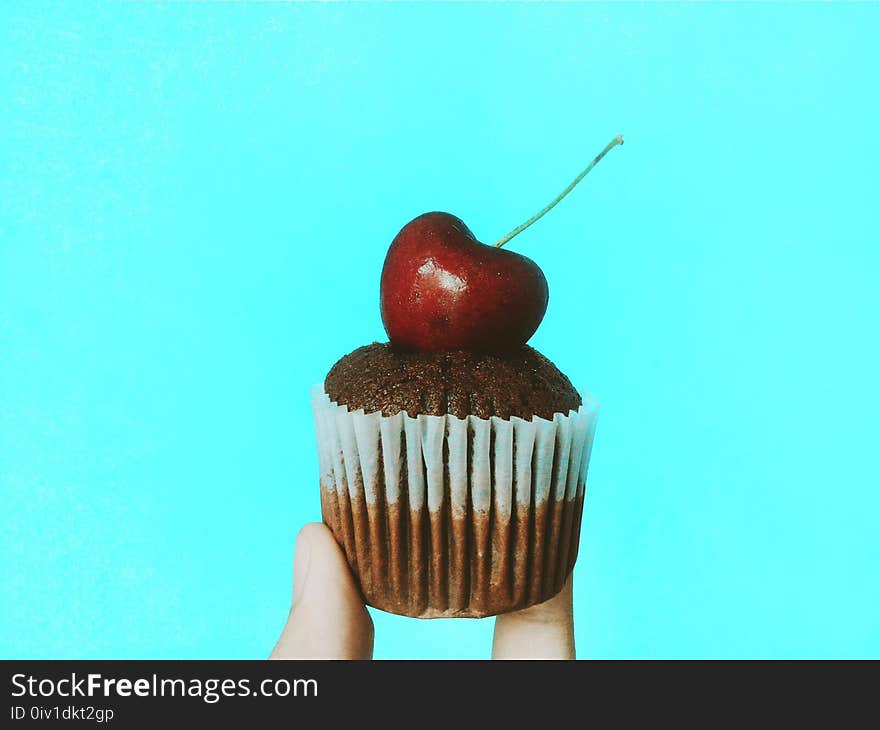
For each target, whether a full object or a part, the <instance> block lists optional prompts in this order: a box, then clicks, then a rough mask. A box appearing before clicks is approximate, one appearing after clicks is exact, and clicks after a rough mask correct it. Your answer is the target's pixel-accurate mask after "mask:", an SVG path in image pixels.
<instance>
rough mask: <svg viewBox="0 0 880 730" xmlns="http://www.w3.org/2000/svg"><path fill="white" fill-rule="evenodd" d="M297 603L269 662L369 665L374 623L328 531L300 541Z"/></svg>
mask: <svg viewBox="0 0 880 730" xmlns="http://www.w3.org/2000/svg"><path fill="white" fill-rule="evenodd" d="M293 573H294V575H293V603H292V605H291V607H290V614H289V615H288V617H287V624H286V625H285V626H284V630H283V631H282V632H281V637H280V638H279V639H278V643H277V644H276V645H275V648H274V649H273V650H272V654H271V656H270V657H269V658H270V659H370V658H371V657H372V656H373V621H372V619H371V618H370V614H369V613H368V612H367V609H366V607H365V606H364V601H363V598H361V594H360V592H359V590H358V587H357V585H356V584H355V582H354V578H353V577H352V575H351V571H350V570H349V568H348V564H347V563H346V562H345V556H344V555H343V553H342V550H341V549H340V547H339V545H338V544H337V542H336V540H335V539H334V537H333V535H332V533H331V532H330V530H328V529H327V527H326V526H324V525H322V524H320V523H317V522H313V523H310V524H308V525H306V526H305V527H303V528H302V530H300V533H299V536H298V537H297V538H296V557H295V558H294V570H293Z"/></svg>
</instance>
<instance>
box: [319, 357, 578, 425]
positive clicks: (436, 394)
mask: <svg viewBox="0 0 880 730" xmlns="http://www.w3.org/2000/svg"><path fill="white" fill-rule="evenodd" d="M324 390H325V392H326V393H327V395H329V396H330V398H331V399H332V400H333V401H335V402H336V403H338V404H339V405H345V406H347V407H348V409H349V410H358V409H363V410H364V412H366V413H376V412H381V413H382V414H383V415H385V416H393V415H395V414H396V413H399V412H400V411H406V413H407V414H409V415H410V416H412V417H415V416H418V415H419V414H424V415H431V416H443V415H447V414H452V415H453V416H456V417H458V418H464V417H465V416H468V415H473V416H477V417H479V418H489V417H490V416H498V417H499V418H504V419H509V418H511V417H512V416H518V417H520V418H525V419H531V418H532V416H539V417H541V418H546V419H552V418H553V415H554V414H555V413H564V414H567V413H568V412H569V411H572V410H577V409H578V408H579V407H580V405H581V397H580V395H579V394H578V392H577V391H576V390H575V389H574V387H573V386H572V384H571V382H570V381H569V379H568V378H567V377H566V376H565V375H564V374H563V373H562V372H560V370H559V369H558V368H557V367H556V366H555V365H554V364H553V363H552V362H550V361H549V360H548V359H547V358H546V357H544V356H543V355H542V354H541V353H539V352H538V351H537V350H535V349H533V348H531V347H529V346H527V345H526V346H523V347H521V348H519V349H517V350H514V351H512V352H508V353H504V354H489V353H478V352H465V351H461V352H427V353H418V352H416V353H413V352H402V351H399V350H396V349H395V348H393V347H391V346H390V345H389V344H387V343H379V342H375V343H373V344H372V345H365V346H364V347H359V348H358V349H357V350H355V351H354V352H351V353H349V354H348V355H346V356H345V357H343V358H342V359H340V360H339V361H338V362H337V363H336V364H335V365H334V366H333V367H332V368H331V369H330V372H329V373H328V374H327V378H326V379H325V381H324Z"/></svg>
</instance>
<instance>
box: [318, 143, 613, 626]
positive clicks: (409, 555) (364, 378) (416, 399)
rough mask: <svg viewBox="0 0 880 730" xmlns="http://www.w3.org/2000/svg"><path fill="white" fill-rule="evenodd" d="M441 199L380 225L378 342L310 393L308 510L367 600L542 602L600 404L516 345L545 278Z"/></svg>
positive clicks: (568, 539) (572, 550)
mask: <svg viewBox="0 0 880 730" xmlns="http://www.w3.org/2000/svg"><path fill="white" fill-rule="evenodd" d="M622 142H623V140H622V138H621V137H616V138H615V139H614V140H612V142H611V143H609V144H608V146H606V148H605V149H604V150H603V151H602V153H600V154H599V156H597V157H596V158H595V159H594V160H593V162H592V163H591V164H590V165H589V166H588V167H587V169H586V170H585V171H584V172H582V173H581V174H580V175H579V176H578V177H577V178H576V179H575V181H574V183H572V185H570V186H569V187H568V188H567V189H566V191H565V192H564V193H563V194H562V195H560V196H559V197H558V198H557V199H556V200H554V201H553V202H552V203H551V204H550V205H549V206H547V207H546V208H545V209H544V210H543V211H541V213H539V214H538V215H536V216H534V217H533V218H532V219H530V220H529V221H527V222H526V223H525V224H523V225H521V226H519V227H518V228H516V229H514V230H513V231H512V232H511V233H510V234H508V235H507V236H505V237H504V238H502V239H501V240H500V241H498V242H497V243H496V244H495V245H494V246H487V245H485V244H483V243H480V242H479V241H477V240H476V238H475V237H474V235H473V234H472V233H471V232H470V230H469V229H468V227H467V226H466V225H465V224H464V223H463V222H462V221H461V220H460V219H458V218H456V217H455V216H453V215H450V214H448V213H426V214H424V215H422V216H419V217H418V218H415V219H414V220H412V221H410V223H408V224H407V225H406V226H404V227H403V229H401V231H400V232H399V233H398V234H397V236H396V237H395V238H394V240H393V242H392V244H391V246H390V248H389V249H388V253H387V255H386V258H385V263H384V266H383V269H382V276H381V282H380V303H381V313H382V322H383V324H384V326H385V330H386V332H387V334H388V340H389V341H388V342H374V343H373V344H369V345H366V346H363V347H359V348H357V349H355V350H354V351H353V352H350V353H349V354H347V355H345V356H344V357H342V358H341V359H340V360H338V361H337V362H336V363H335V364H334V365H333V366H332V367H331V368H330V371H329V372H328V373H327V376H326V378H325V379H324V382H323V383H322V384H320V385H317V386H315V388H314V389H313V392H312V406H313V410H314V415H315V427H316V432H317V441H318V457H319V466H320V489H321V510H322V515H323V519H324V522H325V523H326V524H327V525H328V527H329V528H330V530H331V531H332V532H333V534H334V536H335V537H336V539H337V541H338V542H339V544H340V546H341V547H342V549H343V551H344V553H345V556H346V558H347V560H348V563H349V565H350V566H351V569H352V573H353V574H354V576H355V578H356V580H357V581H358V584H359V586H360V589H361V591H362V593H363V596H364V599H365V601H366V602H367V603H368V604H369V605H371V606H374V607H375V608H379V609H382V610H385V611H389V612H391V613H396V614H401V615H405V616H414V617H418V618H441V617H482V616H492V615H497V614H501V613H506V612H508V611H514V610H518V609H522V608H526V607H528V606H532V605H534V604H537V603H541V602H543V601H546V600H548V599H549V598H552V597H553V596H554V595H555V594H556V593H558V592H559V591H560V590H561V589H562V586H563V585H564V584H565V581H566V579H567V578H568V576H569V575H570V574H571V572H572V569H573V568H574V564H575V560H576V559H577V553H578V540H579V536H580V526H581V516H582V512H583V506H584V493H585V484H586V477H587V466H588V464H589V458H590V452H591V449H592V444H593V434H594V432H595V426H596V416H597V413H598V404H597V402H596V400H595V399H594V398H593V397H591V396H590V395H588V394H587V393H585V392H583V391H581V392H579V391H578V390H576V389H575V388H574V387H573V386H572V384H571V382H570V381H569V379H568V378H567V377H566V376H565V375H564V374H563V373H562V372H561V371H560V370H559V369H558V368H557V367H556V366H555V365H554V364H553V363H552V362H551V361H550V360H549V359H547V358H546V357H545V356H544V355H542V354H541V353H539V352H538V351H537V350H535V349H533V348H531V347H529V346H528V345H527V344H526V343H527V342H528V340H529V339H530V338H531V336H532V335H533V334H534V332H535V330H536V329H537V327H538V325H539V324H540V322H541V320H542V319H543V317H544V313H545V311H546V309H547V302H548V287H547V281H546V279H545V277H544V274H543V272H542V271H541V269H540V268H539V267H538V265H537V264H536V263H535V262H534V261H532V260H531V259H528V258H526V257H525V256H522V255H520V254H518V253H514V252H512V251H509V250H506V249H504V248H503V246H504V244H506V243H507V242H508V241H509V240H510V239H511V238H513V236H515V235H517V234H518V233H520V232H521V231H522V230H524V229H525V228H527V227H528V226H529V225H531V224H532V223H534V222H535V221H536V220H538V219H539V218H540V217H541V216H543V215H544V214H545V213H546V212H547V211H548V210H550V208H552V207H553V206H554V205H555V204H556V203H557V202H558V201H559V200H560V199H561V198H562V197H564V195H566V194H567V193H568V192H569V191H570V190H571V189H572V188H573V187H574V185H575V184H576V183H577V182H578V181H579V180H581V179H582V178H583V177H584V175H586V173H587V172H589V171H590V169H592V167H593V166H594V165H595V164H596V163H597V162H598V161H599V160H600V159H602V157H603V156H604V155H605V154H606V153H607V152H608V151H609V150H610V149H611V148H612V147H614V146H616V145H618V144H622Z"/></svg>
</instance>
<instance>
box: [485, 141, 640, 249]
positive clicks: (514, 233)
mask: <svg viewBox="0 0 880 730" xmlns="http://www.w3.org/2000/svg"><path fill="white" fill-rule="evenodd" d="M619 144H623V136H622V135H620V134H618V135H617V136H616V137H615V138H614V139H612V140H611V141H610V142H609V143H608V144H607V145H605V149H604V150H602V151H601V152H600V153H599V154H598V155H596V156H595V157H594V158H593V161H592V162H591V163H590V164H589V165H587V166H586V168H585V169H584V171H583V172H581V174H580V175H578V176H577V177H576V178H575V179H574V180H572V181H571V183H569V185H568V187H567V188H566V189H565V190H563V191H562V192H561V193H559V195H557V196H556V197H555V198H553V200H552V201H551V202H550V204H549V205H547V207H546V208H544V209H543V210H541V211H539V212H538V213H535V215H533V216H532V217H531V218H529V219H528V220H527V221H526V222H525V223H523V224H521V225H518V226H517V227H516V228H514V229H513V230H512V231H511V232H510V233H508V234H507V235H506V236H504V238H502V239H500V240H499V241H497V242H496V243H495V245H496V246H503V245H504V244H505V243H507V242H508V241H509V240H510V239H511V238H513V237H514V236H518V235H519V234H520V233H522V232H523V231H524V230H525V229H526V228H528V227H529V226H530V225H532V223H534V222H535V221H538V220H540V219H541V218H543V217H544V216H545V215H547V213H549V212H550V211H551V210H552V209H553V207H554V206H555V205H556V204H557V203H558V202H559V201H560V200H562V199H563V198H564V197H565V196H566V195H568V194H569V193H570V192H571V191H572V190H574V186H575V185H577V184H578V183H579V182H580V181H581V180H583V179H584V178H585V177H586V176H587V173H588V172H589V171H590V170H592V169H593V168H594V167H595V166H596V165H597V164H599V160H601V159H602V158H603V157H605V155H607V154H608V153H609V152H610V151H611V150H612V149H614V148H615V147H617V145H619Z"/></svg>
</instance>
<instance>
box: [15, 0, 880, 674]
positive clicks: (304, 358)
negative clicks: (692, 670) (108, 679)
mask: <svg viewBox="0 0 880 730" xmlns="http://www.w3.org/2000/svg"><path fill="white" fill-rule="evenodd" d="M878 34H880V7H878V6H877V5H873V6H860V5H824V4H823V5H805V6H794V5H771V6H762V5H752V4H748V5H713V6H678V5H650V6H639V5H633V4H625V5H617V6H613V7H612V6H605V5H586V6H572V5H545V4H536V5H530V6H526V5H513V6H509V5H505V6H498V5H491V6H490V5H482V6H481V5H478V6H462V5H457V4H456V5H434V6H432V5H421V6H361V5H358V6H317V5H309V6H277V5H269V6H266V5H259V6H231V5H211V6H202V5H170V6H164V5H153V4H147V5H134V6H131V5H124V6H121V5H117V6H113V7H109V6H107V7H93V6H91V5H88V6H87V5H80V6H77V5H75V4H71V5H63V6H62V5H58V4H54V5H52V6H41V5H38V4H32V3H26V4H20V5H19V4H11V3H10V4H6V5H4V6H3V9H2V10H0V495H2V496H0V498H2V507H0V515H2V531H0V590H2V601H0V654H2V655H3V656H6V657H193V658H195V657H262V656H265V655H267V653H268V652H269V650H270V648H271V647H272V645H273V643H274V641H275V639H276V637H277V635H278V632H279V630H280V628H281V626H282V624H283V622H284V619H285V616H286V612H287V608H288V602H289V595H290V585H291V557H292V547H293V541H294V537H295V534H296V531H297V529H298V527H299V526H300V525H301V524H302V523H304V522H306V521H309V520H314V519H317V518H318V517H319V500H318V492H317V484H316V477H317V464H316V456H315V447H314V437H313V433H312V422H311V415H310V412H309V405H308V388H309V386H310V385H311V384H312V383H315V382H318V381H319V380H321V379H322V378H323V375H324V374H325V372H326V370H327V369H328V368H329V367H330V365H331V364H332V363H333V362H334V360H335V359H336V358H338V357H339V356H341V355H342V354H344V353H345V352H347V351H349V350H351V349H353V348H354V347H356V346H358V345H361V344H364V343H366V342H370V341H372V340H374V339H381V338H382V337H383V335H384V333H383V330H382V325H381V321H380V318H379V311H378V280H379V271H380V268H381V265H382V261H383V258H384V254H385V249H386V247H387V245H388V243H389V242H390V241H391V239H392V237H393V236H394V234H395V233H396V232H397V230H398V229H399V228H400V227H401V226H402V225H403V224H404V223H405V222H406V221H408V220H409V219H410V218H412V217H414V216H415V215H417V214H419V213H421V212H423V211H427V210H432V209H441V210H449V211H451V212H454V213H456V214H457V215H459V216H461V217H462V218H463V219H464V220H465V221H466V222H467V223H468V224H469V225H470V226H471V228H472V229H473V230H474V232H475V233H476V234H477V235H478V236H480V237H483V238H484V239H485V240H490V241H491V240H494V239H495V238H497V237H498V236H500V235H501V234H503V233H504V232H506V231H508V230H509V229H510V228H512V227H513V226H514V225H516V224H517V223H519V222H520V221H521V220H523V219H524V218H526V217H528V216H529V215H531V214H532V213H533V212H534V211H535V210H536V209H538V208H539V207H540V206H542V205H543V204H544V203H545V202H547V200H548V199H549V198H551V197H552V196H553V195H554V194H555V193H556V192H557V191H558V190H559V189H560V188H561V187H563V186H564V185H565V184H566V183H567V182H568V181H569V179H570V178H571V177H573V176H574V175H575V174H576V173H577V172H578V171H579V170H580V168H581V167H582V166H583V165H584V163H585V162H586V161H587V160H589V159H590V158H591V157H592V155H593V154H595V152H596V151H598V150H599V149H600V148H601V147H602V146H603V145H604V144H605V143H606V142H607V141H608V140H609V139H610V138H611V137H612V136H613V135H614V134H616V133H618V132H621V133H623V134H625V136H626V140H627V143H626V146H625V147H623V148H621V149H616V150H614V151H613V152H612V153H611V155H610V156H609V157H608V159H606V160H605V161H604V162H603V163H602V164H601V165H600V166H599V167H598V168H597V169H596V171H595V172H594V173H593V175H591V176H590V178H588V180H587V182H585V183H584V184H583V185H582V186H581V187H580V188H578V190H577V191H576V192H575V193H574V194H573V195H572V196H571V197H570V198H569V199H567V200H566V201H565V202H564V203H563V204H561V205H560V206H559V207H558V208H557V209H556V210H555V211H554V212H553V213H552V215H550V216H549V217H547V218H545V219H544V220H543V221H542V222H541V223H540V224H539V225H538V226H536V227H534V228H532V229H531V230H530V231H528V232H527V233H525V234H523V235H522V236H520V237H519V238H518V239H517V240H516V241H515V242H514V243H513V244H511V246H512V248H514V249H515V250H518V251H521V252H523V253H526V254H527V255H529V256H531V257H533V258H534V259H536V260H537V261H538V262H539V263H540V264H541V266H542V267H543V269H544V271H545V273H546V275H547V278H548V280H549V282H550V288H551V303H550V307H549V310H548V313H547V317H546V319H545V322H544V324H543V325H542V327H541V329H540V331H539V332H538V334H537V335H536V336H535V338H534V339H533V344H534V345H535V346H537V347H538V348H539V349H541V350H542V351H544V352H545V353H546V354H547V355H549V356H550V357H551V358H552V359H553V360H554V361H555V362H556V363H557V364H558V365H559V366H560V367H561V368H562V369H563V370H564V371H565V372H567V373H568V374H569V375H570V377H571V378H572V380H573V381H574V382H575V383H576V384H578V385H579V386H581V387H584V388H587V389H589V390H591V391H593V392H594V393H596V394H597V395H598V397H599V398H600V400H601V401H602V404H603V413H602V417H601V420H600V425H599V431H598V435H597V442H596V446H595V449H594V452H593V463H592V467H591V471H590V477H589V482H588V500H587V505H586V512H585V529H584V532H583V536H582V543H581V558H580V560H579V562H578V567H577V570H576V580H575V586H576V616H577V641H578V647H579V652H580V655H581V656H584V657H827V656H835V657H844V656H845V657H865V656H874V657H878V656H880V617H878V611H877V605H878V601H880V582H878V565H880V539H878V530H877V517H878V511H880V495H878V486H880V479H878V476H880V474H878V471H880V470H878V453H880V439H878V427H877V413H878V409H880V397H878V396H880V386H878V378H877V371H878V354H880V352H878V337H877V332H878V312H880V295H878V273H880V246H878V242H880V222H878V215H877V214H878V183H877V170H878V163H880V135H878V133H877V132H878V129H880V86H878V84H877V78H878V75H880V51H878V46H877V44H876V38H877V36H878ZM375 618H376V623H377V645H376V655H377V656H379V657H483V656H487V655H488V652H489V644H490V640H491V631H492V621H491V620H487V621H457V622H456V621H444V622H431V623H425V622H418V621H415V620H411V619H402V618H397V617H393V616H388V615H384V614H376V615H375Z"/></svg>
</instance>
